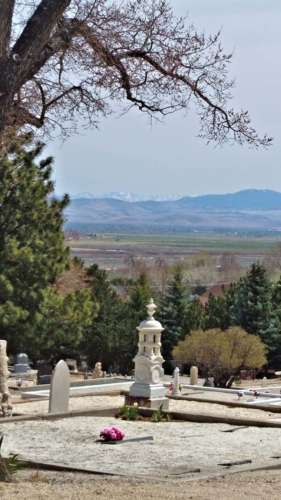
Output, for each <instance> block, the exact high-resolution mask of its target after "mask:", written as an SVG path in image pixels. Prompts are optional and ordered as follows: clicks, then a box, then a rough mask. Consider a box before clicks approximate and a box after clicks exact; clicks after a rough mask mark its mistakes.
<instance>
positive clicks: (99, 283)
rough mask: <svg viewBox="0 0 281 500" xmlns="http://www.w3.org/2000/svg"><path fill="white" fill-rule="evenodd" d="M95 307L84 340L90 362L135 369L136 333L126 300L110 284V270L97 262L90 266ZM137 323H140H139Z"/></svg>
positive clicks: (113, 368) (124, 370)
mask: <svg viewBox="0 0 281 500" xmlns="http://www.w3.org/2000/svg"><path fill="white" fill-rule="evenodd" d="M88 277H89V286H90V290H91V294H92V301H93V302H94V304H95V306H96V309H97V311H98V312H97V313H96V309H95V308H94V309H93V318H92V323H91V327H90V328H89V329H88V332H87V335H86V336H85V338H84V340H83V343H82V350H83V352H84V353H85V354H86V355H87V356H88V360H89V362H90V364H92V365H93V364H94V363H96V362H97V361H100V362H102V364H103V367H104V369H105V370H107V371H114V372H116V371H117V372H120V373H128V372H129V371H130V370H131V369H132V358H133V352H132V349H133V347H132V346H133V344H134V337H133V333H132V329H131V324H132V319H131V316H130V310H129V308H128V305H127V303H125V302H124V301H122V300H121V298H120V297H119V296H118V294H117V293H116V291H115V290H114V288H113V286H112V285H111V283H110V281H109V279H108V276H107V273H106V271H104V270H101V269H99V267H98V266H97V265H96V264H94V265H92V266H91V267H90V268H89V269H88ZM136 326H137V325H136Z"/></svg>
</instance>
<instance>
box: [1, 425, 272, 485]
mask: <svg viewBox="0 0 281 500" xmlns="http://www.w3.org/2000/svg"><path fill="white" fill-rule="evenodd" d="M108 425H116V420H115V419H110V418H104V417H77V418H73V419H61V420H55V421H36V422H18V423H9V424H3V425H2V429H3V431H4V433H5V438H4V443H3V453H4V454H5V455H6V454H8V453H19V454H20V455H21V456H23V457H24V458H26V459H29V460H35V461H38V462H49V463H50V462H51V463H53V464H58V465H65V466H71V467H76V468H79V469H81V468H85V469H88V470H93V471H98V472H104V473H110V474H117V475H121V476H122V475H124V476H129V477H134V478H135V477H139V476H140V477H143V476H149V477H155V478H156V477H157V478H161V477H162V478H164V477H170V476H171V477H172V476H182V477H184V476H186V475H188V477H197V476H198V477H200V475H203V476H204V475H212V474H217V473H221V472H222V470H223V471H224V470H225V468H226V465H221V464H228V468H230V465H229V464H233V465H232V466H231V470H233V469H235V468H236V469H237V470H240V469H242V470H243V468H244V469H246V468H249V464H250V466H251V467H264V466H271V465H272V464H274V465H275V466H277V465H278V463H279V462H278V460H277V459H273V458H272V457H273V456H277V455H278V454H280V445H281V429H259V428H255V427H248V428H244V429H243V428H241V429H240V430H239V432H237V433H235V434H233V433H228V432H221V431H223V430H228V429H231V427H230V426H228V425H225V424H203V425H202V424H198V423H187V422H165V423H157V424H155V423H151V422H128V421H126V422H125V421H122V423H119V424H118V425H119V426H120V427H122V430H123V431H124V432H125V437H126V439H128V442H127V443H126V442H124V443H123V444H122V445H120V446H111V447H108V446H104V445H103V444H101V443H98V442H96V440H97V439H98V437H99V433H100V430H101V429H103V428H104V427H105V426H108ZM144 436H153V440H144V441H138V440H137V439H136V438H138V437H140V438H141V437H144ZM257 444H259V445H260V446H259V448H258V453H257ZM195 471H196V472H195Z"/></svg>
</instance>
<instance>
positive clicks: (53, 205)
mask: <svg viewBox="0 0 281 500" xmlns="http://www.w3.org/2000/svg"><path fill="white" fill-rule="evenodd" d="M42 149H43V146H42V144H37V145H36V146H35V147H32V146H31V145H30V144H25V145H24V146H18V147H16V148H14V149H12V148H11V149H10V150H9V152H8V153H7V154H6V156H4V157H1V159H0V204H1V211H0V336H1V338H4V339H7V340H8V348H9V352H18V351H20V350H22V349H24V350H28V345H29V342H30V341H31V339H30V331H31V329H32V326H33V323H34V317H35V314H36V312H37V311H38V307H39V305H40V304H41V302H42V300H43V295H44V290H45V289H46V288H47V287H48V286H49V285H51V284H52V283H54V281H55V279H56V277H57V276H58V275H59V274H60V273H61V272H62V271H63V270H64V269H65V267H66V265H67V263H68V249H67V248H66V247H65V245H64V235H63V231H62V227H63V209H64V208H65V206H66V205H67V203H68V197H67V196H65V197H63V199H61V200H56V199H54V198H53V199H51V195H52V194H53V191H54V186H53V182H52V181H51V173H52V163H53V160H52V158H47V159H46V160H41V161H40V162H39V163H38V160H37V158H38V156H39V155H40V154H41V152H42Z"/></svg>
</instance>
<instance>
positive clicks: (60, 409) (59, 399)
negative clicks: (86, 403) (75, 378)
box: [49, 360, 70, 413]
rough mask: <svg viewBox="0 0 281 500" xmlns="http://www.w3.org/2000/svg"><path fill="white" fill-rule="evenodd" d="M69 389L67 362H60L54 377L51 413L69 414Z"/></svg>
mask: <svg viewBox="0 0 281 500" xmlns="http://www.w3.org/2000/svg"><path fill="white" fill-rule="evenodd" d="M69 389H70V374H69V369H68V366H67V364H66V363H65V361H63V360H60V361H59V362H58V363H57V364H56V366H55V369H54V371H53V375H52V380H51V387H50V399H49V413H65V412H68V402H69Z"/></svg>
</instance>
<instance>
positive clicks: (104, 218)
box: [65, 189, 281, 232]
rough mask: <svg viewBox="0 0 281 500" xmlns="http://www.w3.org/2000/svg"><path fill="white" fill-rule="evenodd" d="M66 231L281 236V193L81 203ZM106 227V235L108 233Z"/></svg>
mask: <svg viewBox="0 0 281 500" xmlns="http://www.w3.org/2000/svg"><path fill="white" fill-rule="evenodd" d="M65 215H66V227H67V228H69V229H70V228H73V229H74V228H75V229H80V230H81V231H83V230H85V231H88V232H91V231H98V230H99V229H101V230H105V229H106V230H113V231H114V230H117V231H121V230H129V231H130V230H133V231H143V230H145V229H146V230H151V231H156V230H159V231H161V232H163V231H169V232H170V231H173V232H174V231H196V230H198V231H206V230H222V231H248V230H249V231H261V232H263V231H265V232H268V231H273V232H279V231H281V193H279V192H277V191H270V190H256V189H248V190H243V191H239V192H237V193H229V194H217V195H216V194H209V195H203V196H196V197H191V196H187V197H183V198H181V199H178V200H172V201H170V200H168V201H153V200H152V201H137V202H129V201H123V200H120V199H114V198H103V199H95V198H91V197H87V198H75V199H73V200H72V201H71V203H70V205H69V207H68V208H67V209H66V211H65ZM103 227H104V229H102V228H103Z"/></svg>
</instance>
